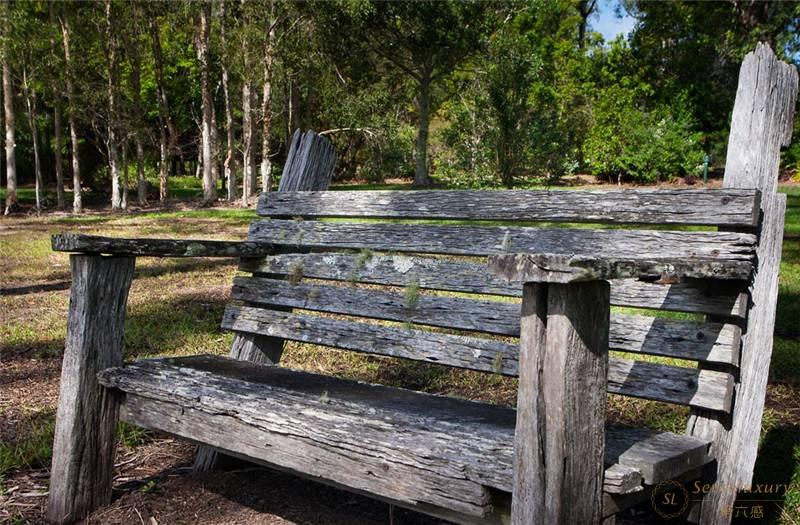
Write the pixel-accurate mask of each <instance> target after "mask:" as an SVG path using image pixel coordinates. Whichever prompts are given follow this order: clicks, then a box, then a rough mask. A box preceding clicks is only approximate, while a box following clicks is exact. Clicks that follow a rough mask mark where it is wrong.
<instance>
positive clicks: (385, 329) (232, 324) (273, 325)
mask: <svg viewBox="0 0 800 525" xmlns="http://www.w3.org/2000/svg"><path fill="white" fill-rule="evenodd" d="M222 326H223V328H226V329H230V330H235V331H237V332H243V333H250V334H259V335H267V336H272V337H281V338H284V339H287V340H291V341H299V342H304V343H311V344H319V345H325V346H330V347H333V348H341V349H344V350H353V351H356V352H365V353H371V354H377V355H384V356H391V357H401V358H406V359H415V360H418V361H425V362H429V363H434V364H441V365H447V366H456V367H461V368H469V369H472V370H479V371H484V372H493V373H499V374H504V375H508V376H513V377H516V376H517V375H518V372H519V371H518V365H519V345H517V344H512V343H508V342H504V341H497V340H493V339H484V338H478V337H469V336H461V335H452V334H442V333H437V332H429V331H425V330H414V329H410V328H401V327H392V326H383V325H378V324H367V323H362V322H357V321H346V320H341V319H331V318H327V317H321V316H317V315H306V314H299V313H287V312H279V311H275V310H266V309H262V308H253V307H247V306H229V307H228V308H227V309H226V311H225V317H224V319H223V322H222ZM608 391H609V392H611V393H613V394H620V395H627V396H633V397H641V398H645V399H652V400H656V401H663V402H667V403H676V404H681V405H689V406H695V407H702V408H705V409H709V410H722V411H726V412H727V411H729V410H730V400H731V398H732V393H733V392H732V391H733V377H732V376H731V375H730V374H727V373H723V372H715V371H712V370H702V371H701V370H698V369H695V368H683V367H675V366H669V365H662V364H658V363H646V362H642V361H631V360H628V359H620V358H618V357H611V358H610V360H609V375H608Z"/></svg>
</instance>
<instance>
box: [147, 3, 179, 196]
mask: <svg viewBox="0 0 800 525" xmlns="http://www.w3.org/2000/svg"><path fill="white" fill-rule="evenodd" d="M150 38H151V42H152V46H153V70H154V72H155V77H156V92H157V96H158V116H159V127H160V130H159V131H160V135H159V138H160V140H159V164H158V179H159V200H161V201H164V200H165V199H166V198H167V197H168V196H169V188H168V186H167V183H168V178H169V169H168V168H169V152H170V150H172V151H173V153H174V151H175V150H176V149H177V141H178V138H177V136H176V132H175V127H174V125H173V123H172V118H171V117H170V114H169V101H168V100H167V90H166V88H165V87H164V61H163V58H162V54H161V35H160V30H159V27H158V18H157V17H156V16H153V18H151V19H150Z"/></svg>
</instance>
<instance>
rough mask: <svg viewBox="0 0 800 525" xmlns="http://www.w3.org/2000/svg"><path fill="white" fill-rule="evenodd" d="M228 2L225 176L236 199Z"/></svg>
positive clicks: (224, 46)
mask: <svg viewBox="0 0 800 525" xmlns="http://www.w3.org/2000/svg"><path fill="white" fill-rule="evenodd" d="M225 7H226V2H225V0H222V2H221V3H220V18H221V22H220V38H221V40H222V49H223V50H225V57H224V58H223V60H222V93H223V96H224V98H225V135H226V137H225V163H224V167H223V169H224V177H225V181H226V182H227V186H228V200H229V201H234V200H236V156H235V152H234V150H235V146H236V144H235V140H236V139H235V136H234V130H233V107H232V102H231V90H230V71H229V69H230V68H229V66H228V59H229V56H230V53H229V49H228V23H227V16H226V9H225Z"/></svg>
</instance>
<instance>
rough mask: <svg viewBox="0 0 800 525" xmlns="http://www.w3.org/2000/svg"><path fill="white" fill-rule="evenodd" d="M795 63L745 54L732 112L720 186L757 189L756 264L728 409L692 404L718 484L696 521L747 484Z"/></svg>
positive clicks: (756, 431) (771, 309)
mask: <svg viewBox="0 0 800 525" xmlns="http://www.w3.org/2000/svg"><path fill="white" fill-rule="evenodd" d="M797 86H798V75H797V68H795V67H794V66H793V65H790V64H787V63H784V62H782V61H780V60H778V58H777V57H776V56H775V53H773V51H772V50H771V49H770V48H769V46H767V45H765V44H758V46H757V47H756V50H755V51H754V52H751V53H748V55H747V56H746V57H745V59H744V61H743V63H742V67H741V70H740V72H739V85H738V88H737V91H736V102H735V104H734V108H733V116H732V118H731V132H730V137H729V138H728V156H727V160H726V163H725V179H724V181H723V187H725V188H747V189H758V190H761V212H762V219H761V226H760V232H759V235H760V236H759V245H758V247H757V250H756V258H757V261H758V267H757V270H756V273H755V275H754V277H753V280H752V282H751V283H750V287H749V288H750V289H749V292H750V301H749V302H750V305H749V309H748V313H747V324H746V326H745V330H744V333H743V335H742V338H741V352H740V356H741V357H740V363H739V380H738V383H737V385H736V398H735V400H734V406H733V412H732V414H731V415H730V416H726V415H719V414H716V413H706V412H702V411H693V413H692V416H691V417H690V418H689V426H688V432H689V434H691V435H693V436H697V437H701V438H703V439H708V440H710V441H712V450H711V452H712V453H713V454H714V456H715V458H716V472H714V473H712V474H713V475H714V479H709V480H708V481H715V482H716V486H715V488H714V490H712V491H711V492H710V493H709V494H708V495H707V496H706V497H705V498H704V501H703V503H702V506H701V509H700V516H699V518H700V522H701V523H703V524H707V525H712V524H715V525H716V524H719V525H721V524H726V523H730V520H731V515H732V513H731V511H732V510H733V506H734V503H735V501H736V492H737V490H741V489H746V488H749V487H750V484H751V483H752V478H753V469H754V467H755V460H756V454H757V452H758V440H759V436H760V431H761V417H762V415H763V412H764V398H765V395H766V388H767V378H768V376H769V362H770V357H771V355H772V338H773V330H774V326H775V309H776V303H777V298H778V271H779V266H780V259H781V244H782V241H783V224H784V212H785V209H786V196H785V195H781V194H779V193H777V187H778V170H779V165H780V150H781V148H782V147H786V146H788V145H789V144H790V142H791V138H792V128H793V123H794V108H795V100H796V97H797Z"/></svg>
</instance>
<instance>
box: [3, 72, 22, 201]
mask: <svg viewBox="0 0 800 525" xmlns="http://www.w3.org/2000/svg"><path fill="white" fill-rule="evenodd" d="M3 111H4V112H5V121H6V209H5V214H6V215H8V214H9V213H11V212H12V211H14V209H15V208H16V207H17V206H18V202H17V159H16V153H15V151H16V147H17V145H16V142H15V138H14V91H13V86H12V84H11V71H10V69H9V67H8V62H7V61H6V60H5V58H4V59H3Z"/></svg>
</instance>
